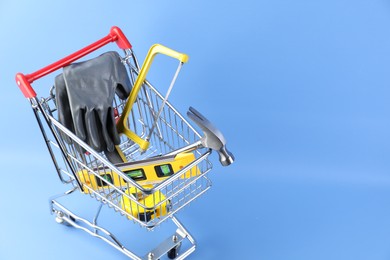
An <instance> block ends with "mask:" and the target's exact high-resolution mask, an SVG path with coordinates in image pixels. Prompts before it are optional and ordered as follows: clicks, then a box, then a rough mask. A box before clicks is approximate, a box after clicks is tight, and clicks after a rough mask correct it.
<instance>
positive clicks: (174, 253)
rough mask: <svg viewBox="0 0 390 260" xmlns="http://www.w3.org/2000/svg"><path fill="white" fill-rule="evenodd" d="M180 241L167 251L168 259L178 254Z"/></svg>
mask: <svg viewBox="0 0 390 260" xmlns="http://www.w3.org/2000/svg"><path fill="white" fill-rule="evenodd" d="M180 246H181V243H180V244H178V245H177V246H175V247H174V248H171V250H169V251H168V253H167V256H168V258H169V259H175V258H176V256H177V255H178V254H179V250H180Z"/></svg>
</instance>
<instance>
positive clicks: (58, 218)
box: [55, 211, 76, 226]
mask: <svg viewBox="0 0 390 260" xmlns="http://www.w3.org/2000/svg"><path fill="white" fill-rule="evenodd" d="M64 216H65V214H64V212H62V211H59V212H57V216H56V218H55V220H56V222H57V223H58V224H63V225H67V226H71V224H69V223H68V222H67V221H65V220H64ZM67 217H68V218H69V219H70V220H72V221H73V222H76V219H75V218H74V217H72V216H70V215H68V216H67Z"/></svg>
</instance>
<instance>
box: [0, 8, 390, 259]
mask: <svg viewBox="0 0 390 260" xmlns="http://www.w3.org/2000/svg"><path fill="white" fill-rule="evenodd" d="M113 25H117V26H119V27H120V28H121V29H122V30H123V32H124V33H125V34H126V35H127V36H128V38H129V39H130V41H131V43H132V44H133V46H134V50H135V52H136V53H137V54H138V58H139V59H140V60H143V58H144V57H145V55H146V52H147V50H148V48H149V47H150V46H151V45H152V44H154V43H161V44H164V45H166V46H169V47H171V48H173V49H176V50H179V51H181V52H184V53H187V54H189V56H190V61H189V63H188V64H186V65H185V67H184V68H183V72H182V73H181V74H180V76H179V80H178V82H177V85H176V87H175V89H174V91H173V94H172V97H171V98H172V99H171V100H172V103H174V104H175V105H176V106H177V107H178V108H179V110H180V111H182V112H185V111H186V109H187V107H188V106H190V105H192V106H194V107H196V108H197V109H199V110H200V111H201V112H202V113H204V114H205V115H206V116H207V117H208V118H209V119H210V120H211V121H213V122H214V123H215V124H216V125H217V126H218V127H219V128H220V129H221V130H222V132H223V133H224V135H225V137H226V138H227V140H228V148H229V149H230V150H231V151H232V152H233V153H234V154H235V156H236V159H237V160H236V162H235V164H234V165H232V166H231V167H227V168H223V167H222V166H220V165H219V164H218V160H217V156H216V154H213V157H212V161H213V162H214V169H213V171H212V172H211V174H210V177H211V179H212V180H213V182H214V185H213V187H212V189H211V190H210V192H208V193H207V194H206V195H205V196H203V197H202V198H200V199H199V200H198V201H196V202H195V203H193V204H192V205H191V206H190V207H188V208H186V209H185V210H183V211H182V212H181V213H180V214H179V217H181V220H182V222H183V223H184V224H185V225H186V227H188V229H189V230H190V231H191V232H192V234H193V235H194V237H195V238H196V239H197V242H198V249H197V250H196V252H195V253H194V254H193V255H191V257H189V259H266V260H279V259H298V260H304V259H308V260H312V259H316V260H320V259H326V260H329V259H343V260H345V259H354V260H358V259H370V260H384V259H390V203H389V201H390V171H389V170H390V160H389V154H390V139H389V132H390V103H389V99H390V88H389V87H390V74H389V70H390V3H389V1H386V0H371V1H368V0H317V1H310V0H306V1H305V0H294V1H293V0H267V1H264V0H259V1H254V0H252V1H249V0H242V1H204V0H198V1H131V0H128V1H116V2H114V1H90V0H88V1H74V0H71V1H61V2H59V1H39V0H36V1H10V0H8V1H1V2H0V32H1V41H0V69H1V70H0V86H1V90H2V94H1V95H0V99H1V105H2V109H1V110H0V111H1V112H0V113H1V115H0V116H1V119H2V124H1V128H0V133H1V138H0V142H1V151H0V161H1V163H2V175H1V176H2V183H1V188H0V211H1V213H0V242H1V243H0V259H126V258H125V257H124V256H123V255H122V254H121V253H118V252H116V251H115V250H114V249H112V248H111V247H110V246H108V245H106V244H104V243H103V242H101V241H99V240H97V239H95V238H93V237H90V236H88V235H86V234H84V233H82V232H81V231H76V230H74V229H70V228H66V227H64V226H61V225H57V224H55V222H54V218H53V216H51V215H50V214H49V210H48V201H47V199H48V197H49V196H51V195H53V194H56V193H60V192H62V191H64V190H65V188H66V187H64V186H63V185H61V184H60V182H59V181H58V179H57V177H56V174H55V172H54V168H53V166H52V164H51V161H50V156H49V154H48V153H47V151H46V147H45V145H44V142H43V140H42V137H41V134H40V132H39V129H38V126H37V124H36V122H35V118H34V116H33V114H32V112H31V109H30V107H29V103H28V102H27V100H25V99H24V97H23V96H22V94H21V93H20V91H19V89H18V88H17V86H16V84H15V82H14V75H15V74H16V73H17V72H23V73H30V72H33V71H35V70H37V69H39V68H41V67H43V66H45V65H47V64H49V63H51V62H54V61H55V60H57V59H59V58H62V57H63V56H65V55H68V54H70V53H72V52H73V51H75V50H78V49H80V48H81V47H84V46H85V45H87V44H89V43H91V42H93V41H95V40H97V39H99V38H101V37H103V36H105V35H106V34H107V33H108V31H109V28H110V27H111V26H113ZM162 71H163V72H164V73H162V72H161V74H165V71H164V70H162ZM40 82H41V83H40V84H42V85H43V86H45V85H47V86H50V84H52V81H50V80H48V81H45V80H42V81H40ZM37 91H38V93H45V94H46V92H44V91H46V89H43V88H40V89H38V90H37ZM42 91H43V92H42ZM78 203H79V204H82V205H83V203H86V204H85V205H87V204H88V203H91V204H92V203H94V202H93V201H91V200H87V201H84V198H82V199H81V200H80V201H79V202H78ZM76 204H77V203H76ZM86 207H87V206H86ZM117 219H118V216H117V215H114V216H112V219H111V221H118V223H117V226H120V225H122V222H123V220H117ZM123 224H124V225H125V226H126V228H128V225H126V224H128V223H126V221H124V222H123ZM164 228H165V227H162V229H161V230H162V231H164ZM132 230H133V227H132V225H131V224H130V229H129V232H128V233H126V232H127V231H126V232H125V231H122V233H124V234H125V237H127V238H128V239H129V241H133V240H134V239H136V238H135V237H134V236H133V233H132ZM158 231H159V230H157V231H156V232H158ZM153 233H154V232H153ZM142 239H143V238H142ZM155 243H157V242H154V241H153V240H150V241H149V240H147V241H146V242H145V243H144V244H145V245H143V244H142V243H141V245H139V246H138V249H140V250H141V251H142V250H147V249H148V248H149V247H152V246H154V245H155ZM142 252H146V251H142Z"/></svg>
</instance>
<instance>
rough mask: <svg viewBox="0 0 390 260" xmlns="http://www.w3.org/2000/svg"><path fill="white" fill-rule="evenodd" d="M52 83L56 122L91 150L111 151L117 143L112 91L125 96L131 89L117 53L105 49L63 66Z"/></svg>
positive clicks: (118, 140)
mask: <svg viewBox="0 0 390 260" xmlns="http://www.w3.org/2000/svg"><path fill="white" fill-rule="evenodd" d="M55 84H56V100H57V107H58V120H59V122H60V123H62V124H63V125H64V126H65V127H67V128H68V129H69V130H71V131H72V132H74V133H75V134H76V136H77V137H79V138H80V139H81V140H83V141H84V142H86V143H87V144H88V145H89V146H91V147H92V148H93V149H94V150H96V151H98V152H101V151H108V152H113V151H114V150H115V145H117V144H119V143H120V138H119V135H118V132H117V129H116V122H115V118H114V108H113V106H112V104H113V100H114V97H115V93H116V94H117V95H118V97H119V98H121V99H123V100H124V99H126V98H127V97H128V95H129V93H130V89H131V84H130V80H129V77H128V74H127V70H126V67H125V65H123V64H122V62H121V59H120V56H119V54H118V53H116V52H107V53H104V54H102V55H100V56H99V57H96V58H94V59H91V60H87V61H84V62H79V63H73V64H71V65H69V66H67V67H64V70H63V74H62V75H58V76H57V77H56V80H55ZM64 85H65V87H64ZM64 90H66V91H64ZM65 141H67V140H65Z"/></svg>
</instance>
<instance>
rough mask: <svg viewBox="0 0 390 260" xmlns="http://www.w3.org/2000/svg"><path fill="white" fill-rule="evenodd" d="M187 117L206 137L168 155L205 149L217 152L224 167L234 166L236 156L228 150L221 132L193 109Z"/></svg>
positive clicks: (190, 109) (191, 108)
mask: <svg viewBox="0 0 390 260" xmlns="http://www.w3.org/2000/svg"><path fill="white" fill-rule="evenodd" d="M187 116H188V117H189V118H190V119H192V121H194V122H195V124H197V125H198V126H199V127H200V128H201V129H202V131H203V134H204V136H203V137H202V138H201V139H200V140H199V141H197V142H195V143H193V144H190V145H188V146H185V147H182V148H180V149H178V150H175V151H172V152H170V153H168V154H167V155H174V154H178V153H181V152H189V151H193V150H196V149H198V148H202V147H205V148H209V149H212V150H215V151H217V153H218V155H219V161H220V163H221V164H222V165H223V166H228V165H230V164H232V163H233V162H234V155H233V154H232V153H231V152H229V151H228V150H227V148H226V140H225V137H224V136H223V134H222V133H221V131H219V129H218V128H216V127H215V126H214V125H213V124H212V123H211V122H210V121H209V120H207V118H205V117H204V116H203V115H202V114H201V113H199V112H198V111H197V110H196V109H195V108H193V107H190V108H189V110H188V112H187Z"/></svg>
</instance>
